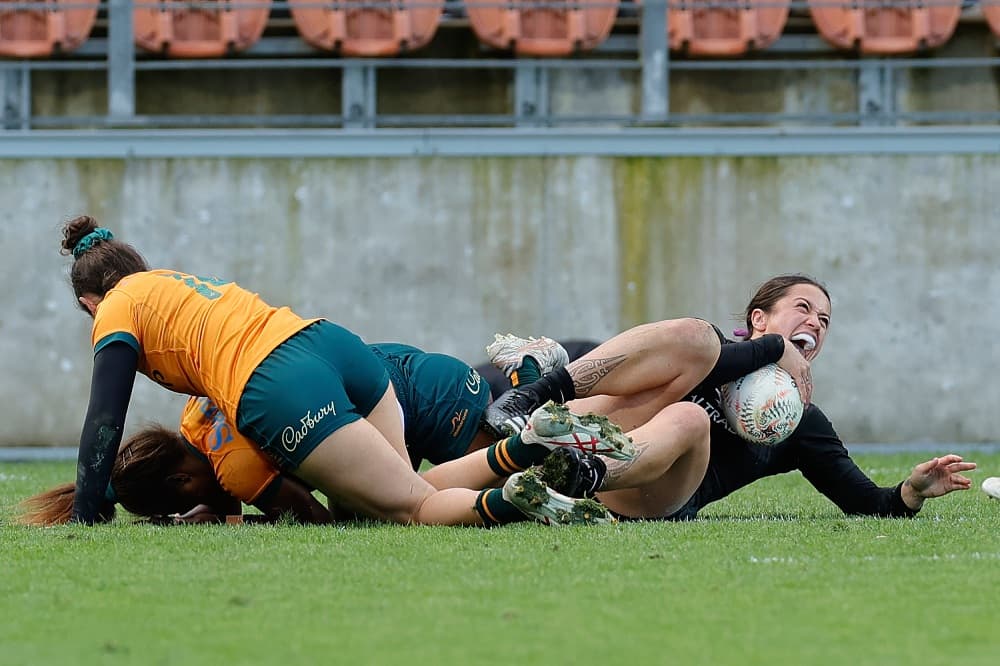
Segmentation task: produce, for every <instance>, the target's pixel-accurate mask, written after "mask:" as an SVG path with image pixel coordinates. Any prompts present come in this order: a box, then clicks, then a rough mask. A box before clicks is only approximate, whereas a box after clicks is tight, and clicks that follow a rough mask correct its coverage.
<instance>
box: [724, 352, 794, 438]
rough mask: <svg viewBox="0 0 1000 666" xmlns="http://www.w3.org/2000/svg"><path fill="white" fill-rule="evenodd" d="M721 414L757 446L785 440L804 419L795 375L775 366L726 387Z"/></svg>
mask: <svg viewBox="0 0 1000 666" xmlns="http://www.w3.org/2000/svg"><path fill="white" fill-rule="evenodd" d="M720 392H721V394H722V411H723V412H724V413H725V415H726V420H727V421H728V422H729V425H730V426H732V428H733V430H735V431H736V433H737V434H738V435H739V436H740V437H742V438H743V439H745V440H747V441H749V442H753V443H754V444H763V445H765V446H773V445H775V444H779V443H780V442H783V441H785V440H786V439H787V438H788V436H789V435H791V434H792V432H794V431H795V428H797V427H798V425H799V421H801V420H802V409H803V405H802V398H801V397H799V390H798V389H797V388H796V387H795V382H794V381H792V376H791V375H789V374H788V373H787V372H785V371H784V370H782V369H781V368H779V367H778V365H777V364H776V363H772V364H770V365H765V366H764V367H763V368H760V369H759V370H755V371H753V372H751V373H750V374H749V375H744V376H743V377H740V378H739V379H737V380H736V381H734V382H730V383H728V384H724V385H723V386H722V388H721V389H720Z"/></svg>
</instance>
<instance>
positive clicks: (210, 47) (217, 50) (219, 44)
mask: <svg viewBox="0 0 1000 666" xmlns="http://www.w3.org/2000/svg"><path fill="white" fill-rule="evenodd" d="M206 1H207V0H206ZM191 4H192V3H188V2H184V1H183V0H155V1H154V0H136V8H135V12H134V13H133V22H134V24H135V28H134V29H135V43H136V45H138V46H139V47H140V48H142V49H144V50H146V51H152V52H153V53H162V54H164V55H167V56H171V57H174V58H217V57H219V56H223V55H226V54H227V53H234V52H237V51H244V50H246V49H248V48H250V47H251V46H253V45H254V44H255V43H256V42H257V40H259V39H260V37H261V35H262V34H263V33H264V27H265V26H266V25H267V17H268V14H270V13H271V0H243V1H242V2H241V0H219V2H218V7H217V8H215V7H208V6H205V7H201V6H190V5H191ZM244 5H245V6H244Z"/></svg>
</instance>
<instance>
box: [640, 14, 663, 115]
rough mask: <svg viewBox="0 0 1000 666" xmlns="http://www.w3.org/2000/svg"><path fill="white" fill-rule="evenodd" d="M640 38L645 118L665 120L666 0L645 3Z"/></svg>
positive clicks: (642, 111) (643, 112) (643, 113)
mask: <svg viewBox="0 0 1000 666" xmlns="http://www.w3.org/2000/svg"><path fill="white" fill-rule="evenodd" d="M640 16H641V19H640V20H641V24H640V33H641V34H640V36H639V55H640V58H641V59H642V110H641V113H642V119H643V120H666V119H667V114H668V113H669V109H670V50H669V49H668V48H667V25H668V23H667V21H668V18H667V3H666V0H648V1H647V2H643V4H642V10H641V14H640Z"/></svg>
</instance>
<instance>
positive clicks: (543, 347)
mask: <svg viewBox="0 0 1000 666" xmlns="http://www.w3.org/2000/svg"><path fill="white" fill-rule="evenodd" d="M493 337H494V340H493V342H491V343H490V344H489V346H487V347H486V353H487V354H488V355H489V357H490V363H492V364H493V365H494V366H495V367H496V368H497V369H499V370H502V371H503V373H504V374H505V375H507V376H508V377H510V376H511V374H513V373H514V372H517V371H518V370H519V369H520V368H521V364H522V363H524V357H525V356H530V357H531V358H533V359H535V362H536V363H538V367H539V374H542V375H544V374H545V373H546V372H550V371H552V370H555V369H556V368H561V367H563V366H565V365H566V364H567V363H569V354H567V353H566V350H565V349H563V346H562V345H561V344H559V343H558V342H556V341H555V340H552V339H551V338H546V337H541V338H530V337H529V338H519V337H517V336H516V335H514V334H512V333H507V334H505V335H501V334H499V333H497V334H496V335H494V336H493Z"/></svg>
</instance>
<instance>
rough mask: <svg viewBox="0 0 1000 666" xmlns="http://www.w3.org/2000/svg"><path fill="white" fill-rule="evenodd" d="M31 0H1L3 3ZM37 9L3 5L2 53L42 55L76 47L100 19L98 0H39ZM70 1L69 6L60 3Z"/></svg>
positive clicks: (0, 21) (0, 12)
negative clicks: (86, 1) (88, 1)
mask: <svg viewBox="0 0 1000 666" xmlns="http://www.w3.org/2000/svg"><path fill="white" fill-rule="evenodd" d="M15 1H17V2H20V3H21V4H24V3H25V2H27V1H30V0H0V7H2V6H3V4H4V3H10V2H15ZM37 4H38V6H39V8H38V9H0V56H11V57H16V58H40V57H45V56H50V55H52V54H53V53H60V52H61V53H65V52H67V51H72V50H73V49H75V48H77V47H78V46H80V45H81V44H83V43H84V42H85V41H87V37H89V36H90V31H91V29H92V28H93V27H94V21H95V20H97V5H98V3H97V0H94V6H93V7H84V6H82V5H83V4H84V2H83V0H47V1H46V2H44V3H43V2H42V1H41V0H39V1H38V3H37ZM64 5H69V6H70V8H68V9H61V8H60V7H61V6H64Z"/></svg>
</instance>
